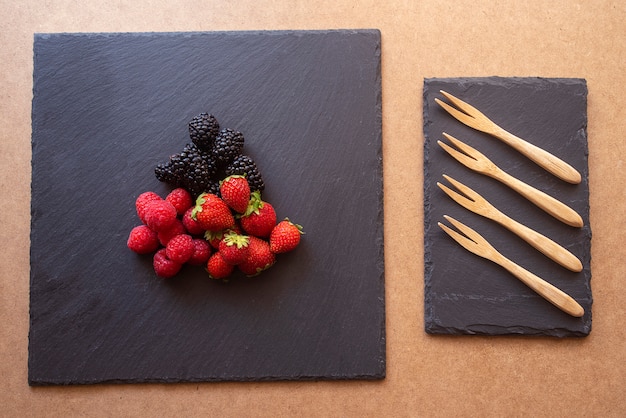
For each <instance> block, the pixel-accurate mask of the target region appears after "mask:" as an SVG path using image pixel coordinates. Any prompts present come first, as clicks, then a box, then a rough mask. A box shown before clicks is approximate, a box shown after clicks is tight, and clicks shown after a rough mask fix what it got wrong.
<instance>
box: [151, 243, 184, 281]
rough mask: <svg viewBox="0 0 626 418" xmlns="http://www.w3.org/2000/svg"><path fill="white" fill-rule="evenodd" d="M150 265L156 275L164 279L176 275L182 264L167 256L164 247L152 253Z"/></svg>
mask: <svg viewBox="0 0 626 418" xmlns="http://www.w3.org/2000/svg"><path fill="white" fill-rule="evenodd" d="M152 265H153V266H154V272H155V273H156V275H157V276H159V277H162V278H164V279H169V278H170V277H174V276H176V274H177V273H178V272H179V271H180V268H181V267H182V264H180V263H177V262H175V261H172V260H170V259H169V258H167V254H166V250H165V248H161V249H160V250H159V251H157V252H156V253H155V254H154V258H153V261H152Z"/></svg>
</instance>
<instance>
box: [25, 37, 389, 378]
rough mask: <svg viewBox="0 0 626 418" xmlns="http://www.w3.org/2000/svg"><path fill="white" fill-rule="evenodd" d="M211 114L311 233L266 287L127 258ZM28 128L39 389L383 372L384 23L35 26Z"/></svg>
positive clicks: (269, 195)
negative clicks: (144, 199) (328, 27)
mask: <svg viewBox="0 0 626 418" xmlns="http://www.w3.org/2000/svg"><path fill="white" fill-rule="evenodd" d="M203 111H207V112H211V113H213V114H214V115H215V116H216V117H217V118H218V120H219V121H220V123H221V125H222V126H223V127H229V128H233V129H237V130H240V131H241V132H243V133H244V135H245V136H246V145H245V147H244V150H245V152H246V153H247V154H249V155H251V156H252V157H253V158H254V159H255V160H256V161H257V164H258V166H259V168H260V170H261V172H262V173H263V177H264V180H265V182H266V185H267V186H266V190H265V193H264V198H265V200H267V201H269V202H271V203H272V204H273V206H274V207H275V209H276V211H277V214H278V217H279V218H283V217H286V216H289V217H290V219H292V220H293V221H295V222H297V223H300V224H302V225H304V228H305V231H306V235H305V236H304V238H303V242H302V244H301V246H300V247H299V248H298V249H297V250H296V251H295V252H293V253H290V254H285V255H283V256H281V257H280V258H279V260H278V262H277V264H276V265H275V266H274V267H272V268H271V269H270V270H268V271H266V272H265V273H264V274H263V275H261V276H259V277H257V278H253V279H248V278H244V277H243V276H241V277H238V278H235V279H233V280H231V282H230V283H229V284H223V283H221V282H216V281H211V280H210V279H209V278H208V277H207V275H206V272H204V271H203V270H202V269H201V268H192V267H185V268H184V270H183V272H182V273H181V274H179V276H177V277H176V278H174V279H171V280H169V281H164V280H161V279H158V278H156V277H155V275H154V273H153V270H152V261H151V257H150V256H138V255H136V254H134V253H132V252H131V251H129V250H128V249H127V248H126V239H127V237H128V233H129V231H130V230H131V228H132V227H133V226H135V225H136V224H138V222H139V221H138V219H137V217H136V214H135V209H134V199H135V198H136V196H138V195H139V194H140V193H142V192H144V191H146V190H154V191H156V192H158V193H160V194H162V195H165V194H166V193H167V191H169V188H168V187H167V186H166V185H164V184H162V183H159V182H158V181H157V180H156V179H155V177H154V172H153V169H154V166H155V165H156V164H157V163H159V162H162V161H165V160H167V158H168V156H169V155H170V154H173V153H176V152H180V150H182V148H183V146H184V144H185V143H187V142H189V137H188V133H187V122H188V121H189V120H190V119H191V117H192V116H194V115H196V114H198V113H200V112H203ZM32 123H33V125H32V126H33V134H32V145H33V146H32V150H33V154H32V169H33V171H32V232H31V293H30V297H31V300H30V316H31V322H30V339H29V360H28V363H29V372H28V373H29V374H28V381H29V384H31V385H52V384H92V383H103V382H104V383H106V382H109V383H111V382H113V383H118V382H122V383H136V382H191V381H194V382H196V381H222V380H230V381H247V380H278V379H285V380H298V379H381V378H384V376H385V314H384V260H383V208H382V155H381V153H382V123H381V79H380V33H379V32H378V31H377V30H336V31H275V32H219V33H136V34H37V35H35V39H34V98H33V109H32Z"/></svg>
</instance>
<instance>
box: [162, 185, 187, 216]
mask: <svg viewBox="0 0 626 418" xmlns="http://www.w3.org/2000/svg"><path fill="white" fill-rule="evenodd" d="M165 200H167V201H168V202H170V203H171V204H172V206H174V207H175V208H176V212H177V213H178V214H179V215H182V214H183V213H185V211H186V210H187V209H189V208H190V207H192V206H193V199H192V198H191V195H190V194H189V192H188V191H187V190H185V189H183V188H182V187H179V188H177V189H174V190H172V191H171V192H170V193H169V194H168V195H167V197H166V198H165Z"/></svg>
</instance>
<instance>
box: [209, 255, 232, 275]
mask: <svg viewBox="0 0 626 418" xmlns="http://www.w3.org/2000/svg"><path fill="white" fill-rule="evenodd" d="M206 268H207V271H208V273H209V277H210V278H212V279H225V278H227V277H228V276H230V274H231V273H232V272H233V270H234V269H235V266H233V265H232V264H228V263H227V262H226V261H225V260H224V258H223V257H222V254H220V253H219V252H217V253H215V254H213V255H212V256H211V258H209V262H208V263H207V266H206Z"/></svg>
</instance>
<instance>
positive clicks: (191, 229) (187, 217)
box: [183, 207, 204, 235]
mask: <svg viewBox="0 0 626 418" xmlns="http://www.w3.org/2000/svg"><path fill="white" fill-rule="evenodd" d="M192 212H193V207H191V208H189V209H187V211H186V212H185V214H184V215H183V225H184V226H185V229H186V230H187V232H188V233H190V234H191V235H201V234H204V228H203V227H202V226H201V225H200V224H199V223H198V221H196V220H195V219H193V218H192V217H191V213H192Z"/></svg>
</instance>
